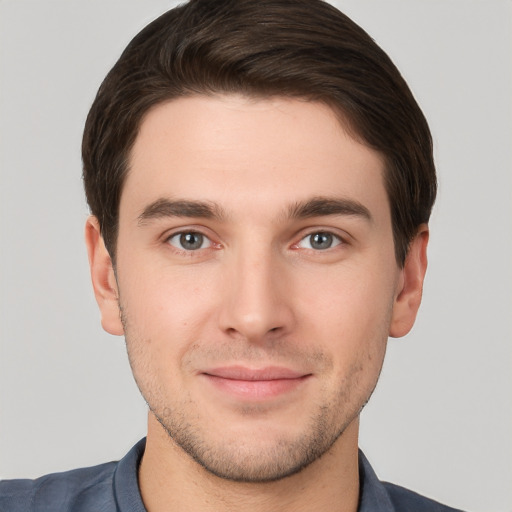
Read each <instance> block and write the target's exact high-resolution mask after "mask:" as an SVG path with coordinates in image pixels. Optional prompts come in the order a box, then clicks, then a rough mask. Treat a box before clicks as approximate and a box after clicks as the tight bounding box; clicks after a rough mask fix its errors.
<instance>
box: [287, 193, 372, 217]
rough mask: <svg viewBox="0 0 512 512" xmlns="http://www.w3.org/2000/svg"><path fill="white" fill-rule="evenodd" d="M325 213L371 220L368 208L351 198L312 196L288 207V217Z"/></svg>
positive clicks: (319, 215) (312, 215) (317, 215)
mask: <svg viewBox="0 0 512 512" xmlns="http://www.w3.org/2000/svg"><path fill="white" fill-rule="evenodd" d="M326 215H348V216H354V217H361V218H363V219H365V220H367V221H369V222H372V221H373V217H372V215H371V213H370V210H368V208H366V206H364V205H363V204H361V203H360V202H358V201H354V200H353V199H345V198H333V197H313V198H312V199H309V200H307V201H301V202H297V203H295V204H294V205H292V206H291V207H290V208H289V209H288V217H290V218H295V219H307V218H311V217H323V216H326Z"/></svg>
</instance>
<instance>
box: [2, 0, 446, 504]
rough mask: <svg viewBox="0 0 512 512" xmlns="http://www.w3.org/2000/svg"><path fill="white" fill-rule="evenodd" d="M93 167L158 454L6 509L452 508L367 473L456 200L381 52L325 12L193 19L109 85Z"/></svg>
mask: <svg viewBox="0 0 512 512" xmlns="http://www.w3.org/2000/svg"><path fill="white" fill-rule="evenodd" d="M83 161H84V183H85V189H86V195H87V199H88V202H89V205H90V208H91V212H92V216H91V217H90V218H89V220H88V221H87V225H86V242H87V247H88V251H89V261H90V266H91V276H92V281H93V286H94V291H95V294H96V298H97V301H98V304H99V307H100V311H101V315H102V325H103V327H104V329H105V330H106V331H108V332H109V333H112V334H117V335H122V334H124V336H125V338H126V344H127V349H128V354H129V358H130V363H131V366H132V370H133V373H134V377H135V380H136V382H137V384H138V386H139V388H140V390H141V393H142V395H143V396H144V398H145V400H146V401H147V403H148V406H149V409H150V413H149V416H148V435H147V439H146V440H144V441H141V442H140V443H138V444H137V445H136V446H135V447H134V448H133V449H132V450H131V451H130V452H129V453H128V455H127V456H126V457H125V458H124V459H122V460H121V461H120V462H119V463H109V464H105V465H102V466H98V467H94V468H87V469H80V470H75V471H72V472H68V473H63V474H59V475H48V476H46V477H42V478H41V479H38V480H35V481H27V480H22V481H11V482H9V481H7V482H4V483H2V484H1V487H0V510H52V511H53V510H73V511H85V510H120V511H127V510H130V511H133V510H135V511H137V510H144V509H146V510H148V511H151V512H153V511H156V512H158V511H164V510H201V511H203V510H216V511H221V510H233V509H235V508H237V509H242V510H283V511H285V510H308V511H314V510H336V511H340V512H342V511H346V512H348V511H356V510H359V511H361V512H365V511H370V510H382V511H392V510H396V511H402V510H453V509H448V508H447V507H444V506H442V505H439V504H437V503H435V502H433V501H431V500H428V499H426V498H423V497H420V496H418V495H416V494H414V493H412V492H410V491H407V490H405V489H403V488H400V487H397V486H394V485H391V484H382V483H380V482H379V481H378V480H377V477H376V476H375V474H374V473H373V471H372V469H371V467H370V465H369V463H368V461H367V460H366V459H365V457H364V455H363V454H362V453H360V452H358V444H357V441H358V427H359V413H360V411H361V409H362V408H363V407H364V405H365V403H366V402H367V401H368V399H369V397H370V395H371V393H372V391H373V389H374V387H375V385H376V382H377V379H378V376H379V373H380V369H381V367H382V362H383V358H384V354H385V349H386V342H387V338H388V336H395V337H399V336H403V335H405V334H406V333H407V332H408V331H409V330H410V329H411V327H412V325H413V323H414V319H415V316H416V313H417V310H418V307H419V304H420V300H421V291H422V285H423V279H424V275H425V271H426V248H427V242H428V226H427V223H428V220H429V216H430V211H431V208H432V205H433V202H434V198H435V192H436V180H435V172H434V165H433V159H432V144H431V138H430V133H429V130H428V126H427V124H426V121H425V119H424V117H423V115H422V113H421V111H420V109H419V107H418V106H417V104H416V102H415V100H414V98H413V97H412V95H411V93H410V91H409V89H408V88H407V85H406V84H405V82H404V81H403V79H402V78H401V76H400V74H399V72H398V71H397V70H396V68H395V66H394V65H393V64H392V63H391V61H390V60H389V58H388V57H387V56H386V54H385V53H384V52H383V51H382V50H381V49H380V48H378V47H377V46H376V45H375V43H374V42H373V41H372V40H371V39H370V38H369V36H368V35H367V34H366V33H365V32H364V31H362V30H361V29H360V28H359V27H357V26H356V25H355V24H354V23H353V22H351V21H350V20H349V19H348V18H346V17H345V16H344V15H342V14H341V13H340V12H338V11H336V10H335V9H334V8H333V7H331V6H329V5H328V4H325V3H323V2H320V1H311V0H307V1H306V0H302V1H290V0H264V1H261V2H251V1H248V0H239V1H235V0H221V1H215V2H211V1H205V0H195V1H191V2H190V3H188V4H186V5H184V6H181V7H178V8H176V9H173V10H171V11H169V12H168V13H166V14H164V15H163V16H161V17H160V18H159V19H157V20H156V21H154V22H153V23H151V24H150V25H149V26H148V27H146V28H145V29H144V30H143V31H142V32H141V33H140V34H139V35H138V36H136V37H135V39H134V40H133V41H132V42H131V43H130V45H129V46H128V48H127V49H126V50H125V52H124V53H123V55H122V56H121V58H120V60H119V61H118V63H117V64H116V65H115V66H114V68H113V69H112V71H111V72H110V73H109V75H108V76H107V78H106V79H105V81H104V82H103V84H102V86H101V87H100V90H99V92H98V96H97V98H96V100H95V102H94V104H93V106H92V108H91V111H90V113H89V117H88V119H87V123H86V127H85V132H84V139H83Z"/></svg>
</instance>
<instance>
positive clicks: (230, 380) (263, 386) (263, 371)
mask: <svg viewBox="0 0 512 512" xmlns="http://www.w3.org/2000/svg"><path fill="white" fill-rule="evenodd" d="M201 375H202V376H204V377H205V378H206V380H207V381H208V382H209V383H210V384H211V385H212V386H213V387H215V388H216V389H217V390H218V391H220V392H221V393H223V394H227V395H231V396H233V397H235V398H241V399H244V400H257V401H260V400H266V399H270V398H274V397H278V396H280V395H285V394H287V393H291V392H293V391H294V390H296V389H297V388H299V387H301V386H302V384H303V383H304V381H306V380H307V379H308V378H309V377H311V374H310V373H303V372H299V371H296V370H293V369H290V368H285V367H279V366H267V367H265V368H247V367H244V366H238V365H237V366H225V367H220V368H212V369H208V370H206V371H204V372H202V374H201Z"/></svg>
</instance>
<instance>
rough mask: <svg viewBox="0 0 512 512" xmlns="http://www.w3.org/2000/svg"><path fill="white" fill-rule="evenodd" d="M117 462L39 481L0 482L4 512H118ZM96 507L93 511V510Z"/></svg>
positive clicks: (1, 507)
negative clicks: (115, 482) (110, 506)
mask: <svg viewBox="0 0 512 512" xmlns="http://www.w3.org/2000/svg"><path fill="white" fill-rule="evenodd" d="M116 467H117V463H116V462H109V463H106V464H101V465H99V466H93V467H89V468H81V469H75V470H72V471H66V472H63V473H53V474H50V475H45V476H42V477H40V478H37V479H35V480H28V479H23V480H4V481H0V512H18V511H19V512H22V511H23V512H50V509H51V512H60V511H63V512H64V511H66V512H68V511H71V510H72V511H73V512H75V511H76V512H81V511H82V510H84V511H85V510H94V509H96V510H110V508H109V505H110V504H111V505H112V506H113V508H112V510H115V498H114V494H113V475H114V472H115V469H116ZM91 507H93V508H91Z"/></svg>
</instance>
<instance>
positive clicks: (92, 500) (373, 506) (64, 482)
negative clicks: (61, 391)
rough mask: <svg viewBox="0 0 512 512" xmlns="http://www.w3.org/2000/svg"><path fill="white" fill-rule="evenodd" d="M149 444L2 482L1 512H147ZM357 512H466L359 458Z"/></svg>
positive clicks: (143, 443) (0, 484) (0, 493)
mask: <svg viewBox="0 0 512 512" xmlns="http://www.w3.org/2000/svg"><path fill="white" fill-rule="evenodd" d="M145 445H146V440H145V439H142V440H141V441H139V442H138V443H137V444H136V445H135V446H134V447H133V448H132V449H131V450H130V451H129V452H128V453H127V454H126V456H125V457H123V458H122V459H121V460H120V461H119V462H109V463H107V464H101V465H99V466H94V467H90V468H81V469H75V470H73V471H66V472H64V473H54V474H50V475H46V476H43V477H41V478H37V479H35V480H4V481H1V482H0V512H146V509H145V508H144V504H143V503H142V498H141V495H140V491H139V486H138V482H137V471H138V467H139V463H140V460H141V458H142V454H143V453H144V447H145ZM359 471H360V486H361V490H360V499H359V507H358V512H461V511H457V510H456V509H453V508H450V507H446V506H444V505H441V504H440V503H437V502H435V501H432V500H430V499H428V498H425V497H423V496H420V495H419V494H416V493H414V492H412V491H409V490H407V489H404V488H403V487H399V486H397V485H393V484H389V483H384V482H380V481H379V479H378V478H377V476H376V474H375V472H374V471H373V469H372V467H371V466H370V463H369V462H368V461H367V459H366V457H365V456H364V455H363V453H362V452H359Z"/></svg>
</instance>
